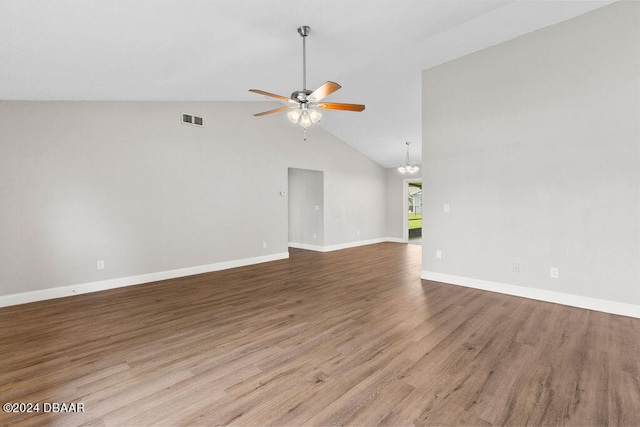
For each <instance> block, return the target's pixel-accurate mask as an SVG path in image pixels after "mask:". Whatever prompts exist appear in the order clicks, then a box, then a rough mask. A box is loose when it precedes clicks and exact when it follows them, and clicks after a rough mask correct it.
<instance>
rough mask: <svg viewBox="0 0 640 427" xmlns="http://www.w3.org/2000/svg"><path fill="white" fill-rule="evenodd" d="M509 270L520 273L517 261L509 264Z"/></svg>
mask: <svg viewBox="0 0 640 427" xmlns="http://www.w3.org/2000/svg"><path fill="white" fill-rule="evenodd" d="M511 272H512V273H520V264H518V263H517V262H514V263H513V264H511Z"/></svg>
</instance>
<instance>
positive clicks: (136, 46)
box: [0, 0, 612, 167]
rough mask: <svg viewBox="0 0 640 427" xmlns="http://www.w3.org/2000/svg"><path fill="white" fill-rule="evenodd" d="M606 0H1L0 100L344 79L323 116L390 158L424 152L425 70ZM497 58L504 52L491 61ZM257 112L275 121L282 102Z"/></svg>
mask: <svg viewBox="0 0 640 427" xmlns="http://www.w3.org/2000/svg"><path fill="white" fill-rule="evenodd" d="M609 3H612V1H609V0H594V1H592V0H589V1H581V0H572V1H568V0H553V1H544V0H533V1H524V0H523V1H511V0H509V1H508V0H469V1H463V0H459V1H452V0H440V1H438V0H432V1H425V0H269V1H267V0H135V1H132V0H108V1H107V0H56V1H50V0H0V99H2V100H140V101H144V100H162V101H172V100H193V101H264V100H265V99H267V98H265V97H263V96H259V95H256V94H252V93H250V92H248V89H250V88H258V89H262V90H265V91H268V92H273V93H277V94H281V95H285V96H289V95H290V94H291V92H293V91H294V90H298V89H301V88H302V87H301V86H302V43H301V39H300V36H299V35H298V33H297V31H296V29H297V27H299V26H301V25H309V26H310V27H311V33H310V35H309V37H308V38H307V86H308V88H310V89H314V88H316V87H318V86H320V85H321V84H322V83H324V82H325V81H327V80H332V81H335V82H338V83H340V84H341V85H342V89H340V90H339V91H337V92H335V93H334V94H332V95H331V96H330V97H329V98H327V99H326V100H327V101H333V102H351V103H363V104H366V106H367V108H366V110H365V111H364V112H362V113H353V112H340V111H328V112H325V114H324V117H323V119H322V121H321V122H320V125H321V126H322V127H323V128H325V129H326V130H328V131H329V132H331V133H333V134H334V135H336V136H337V137H338V138H340V139H342V140H344V141H345V142H346V143H348V144H351V145H352V146H353V147H355V148H356V149H358V150H359V151H361V152H363V153H364V154H366V155H367V156H369V157H371V158H372V159H373V160H375V161H377V162H378V163H380V164H381V165H383V166H385V167H393V166H397V165H398V164H400V163H401V162H402V160H403V159H404V157H405V153H406V152H405V149H406V145H405V142H407V141H412V142H414V143H413V144H412V145H411V157H412V160H414V161H419V159H420V156H421V144H420V141H421V99H422V89H421V74H422V70H423V69H425V68H429V67H432V66H435V65H438V64H441V63H443V62H446V61H449V60H452V59H455V58H458V57H460V56H463V55H466V54H469V53H472V52H475V51H478V50H480V49H483V48H486V47H488V46H491V45H495V44H498V43H501V42H503V41H506V40H509V39H512V38H514V37H517V36H519V35H522V34H525V33H528V32H531V31H534V30H536V29H539V28H542V27H545V26H548V25H552V24H554V23H557V22H561V21H563V20H566V19H570V18H572V17H574V16H577V15H580V14H583V13H586V12H589V11H591V10H593V9H596V8H598V7H602V6H604V5H606V4H609ZM496 66H499V64H496ZM280 105H281V104H279V102H278V101H275V102H274V108H277V107H278V106H280ZM255 120H281V121H282V122H283V126H287V125H290V124H288V122H287V121H286V117H285V115H284V114H275V115H270V116H265V117H261V118H256V119H255Z"/></svg>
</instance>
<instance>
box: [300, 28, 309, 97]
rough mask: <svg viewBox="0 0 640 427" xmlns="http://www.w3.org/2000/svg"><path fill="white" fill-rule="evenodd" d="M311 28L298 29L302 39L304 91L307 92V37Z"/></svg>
mask: <svg viewBox="0 0 640 427" xmlns="http://www.w3.org/2000/svg"><path fill="white" fill-rule="evenodd" d="M309 30H311V27H309V26H308V25H303V26H302V27H298V34H300V37H302V90H307V36H308V35H309Z"/></svg>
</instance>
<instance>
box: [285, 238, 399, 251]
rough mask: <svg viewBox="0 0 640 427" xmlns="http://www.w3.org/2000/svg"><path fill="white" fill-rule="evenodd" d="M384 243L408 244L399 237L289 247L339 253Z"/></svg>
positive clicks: (298, 244) (293, 244)
mask: <svg viewBox="0 0 640 427" xmlns="http://www.w3.org/2000/svg"><path fill="white" fill-rule="evenodd" d="M384 242H392V243H407V242H403V241H402V239H399V238H397V237H382V238H379V239H370V240H359V241H357V242H349V243H340V244H337V245H329V246H317V245H308V244H306V243H295V242H289V247H291V248H296V249H305V250H308V251H316V252H332V251H339V250H341V249H348V248H355V247H358V246H366V245H374V244H376V243H384Z"/></svg>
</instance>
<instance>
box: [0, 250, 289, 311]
mask: <svg viewBox="0 0 640 427" xmlns="http://www.w3.org/2000/svg"><path fill="white" fill-rule="evenodd" d="M286 258H289V252H281V253H277V254H273V255H264V256H259V257H253V258H244V259H239V260H233V261H225V262H218V263H214V264H207V265H198V266H195V267H187V268H180V269H177V270H168V271H160V272H157V273H148V274H140V275H137V276H129V277H120V278H117V279H109V280H101V281H99V282H89V283H81V284H78V285H71V286H61V287H58V288H49V289H42V290H39V291H31V292H22V293H19V294H11V295H2V296H0V307H7V306H10V305H18V304H26V303H29V302H36V301H43V300H48V299H54V298H62V297H68V296H71V295H79V294H86V293H89V292H98V291H104V290H107V289H114V288H121V287H124V286H132V285H139V284H142V283H149V282H156V281H158V280H167V279H175V278H176V277H184V276H191V275H194V274H201V273H209V272H211V271H219V270H227V269H229V268H236V267H244V266H246V265H252V264H260V263H263V262H269V261H276V260H280V259H286Z"/></svg>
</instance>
